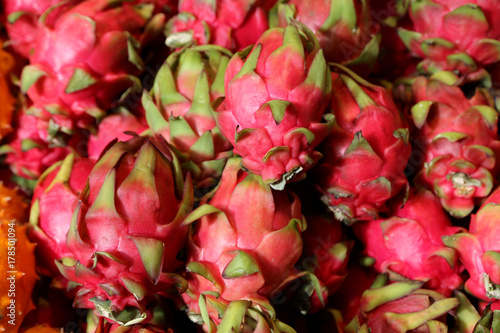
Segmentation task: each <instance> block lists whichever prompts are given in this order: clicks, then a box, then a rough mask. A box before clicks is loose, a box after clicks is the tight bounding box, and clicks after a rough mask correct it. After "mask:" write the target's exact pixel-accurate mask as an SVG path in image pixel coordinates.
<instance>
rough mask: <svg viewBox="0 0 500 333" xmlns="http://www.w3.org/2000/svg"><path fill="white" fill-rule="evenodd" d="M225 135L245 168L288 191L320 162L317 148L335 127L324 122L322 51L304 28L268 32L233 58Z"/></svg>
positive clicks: (326, 89)
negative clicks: (332, 127) (298, 179)
mask: <svg viewBox="0 0 500 333" xmlns="http://www.w3.org/2000/svg"><path fill="white" fill-rule="evenodd" d="M225 92H226V99H225V104H224V106H223V110H221V111H219V114H218V119H217V121H218V124H219V128H220V131H221V133H222V134H223V135H224V136H225V137H226V138H228V139H229V140H230V141H231V143H232V144H233V146H234V153H235V154H238V155H240V156H241V157H242V165H243V166H244V167H245V168H246V169H248V170H249V171H251V172H252V173H255V174H258V175H262V178H263V179H264V182H265V183H267V184H270V185H271V186H272V187H273V188H274V189H283V188H284V186H285V184H286V183H287V182H289V181H290V180H291V179H293V178H300V177H296V176H297V175H300V176H305V172H304V171H306V170H308V169H309V168H311V167H312V166H313V165H314V164H315V163H316V162H317V161H318V160H319V158H320V157H321V154H320V153H319V152H317V151H315V150H314V148H315V147H316V146H317V145H318V144H319V143H320V142H321V141H322V140H323V139H324V138H325V137H326V136H327V135H328V133H329V131H330V128H331V125H332V122H331V119H330V120H328V121H327V122H322V117H323V112H324V111H325V108H326V106H327V104H328V100H329V97H330V92H331V80H330V74H329V70H328V68H327V66H326V62H325V58H324V57H323V51H322V50H321V49H320V47H319V43H318V40H317V39H316V37H315V36H314V34H313V33H312V32H311V31H310V30H309V29H308V28H307V27H305V26H304V25H302V24H300V23H294V25H292V24H291V25H288V26H287V27H286V28H274V29H270V30H268V31H266V32H265V33H264V34H263V35H262V36H261V37H260V38H259V40H258V41H257V43H256V45H255V46H254V47H253V48H251V49H246V50H244V51H242V52H240V53H237V54H235V55H234V56H233V58H232V59H231V61H230V62H229V65H228V67H227V70H226V77H225Z"/></svg>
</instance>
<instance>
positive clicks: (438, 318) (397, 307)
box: [344, 281, 460, 333]
mask: <svg viewBox="0 0 500 333" xmlns="http://www.w3.org/2000/svg"><path fill="white" fill-rule="evenodd" d="M421 286H422V283H421V282H415V281H403V282H396V283H393V284H389V285H387V286H384V287H380V288H373V289H368V290H366V291H365V292H364V293H363V297H362V299H361V306H360V309H359V313H358V315H357V316H356V317H355V318H354V319H353V320H352V321H351V322H350V323H349V325H347V326H346V327H345V329H344V332H345V333H356V332H372V333H387V332H422V333H431V332H447V331H448V328H447V326H446V320H445V319H446V318H445V315H446V313H447V312H449V311H451V310H453V309H454V308H456V307H457V306H458V305H459V303H460V301H459V300H458V299H457V298H445V296H443V295H441V294H439V293H437V292H435V291H432V290H426V289H420V287H421Z"/></svg>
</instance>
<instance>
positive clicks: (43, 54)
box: [21, 0, 165, 129]
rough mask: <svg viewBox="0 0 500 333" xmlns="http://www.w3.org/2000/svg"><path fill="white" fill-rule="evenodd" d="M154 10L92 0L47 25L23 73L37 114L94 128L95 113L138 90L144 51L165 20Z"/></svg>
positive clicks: (24, 85) (23, 84) (23, 82)
mask: <svg viewBox="0 0 500 333" xmlns="http://www.w3.org/2000/svg"><path fill="white" fill-rule="evenodd" d="M153 10H154V5H153V4H137V3H134V2H132V3H129V2H124V1H104V0H86V1H82V2H81V3H79V4H78V5H76V6H73V7H71V8H68V9H67V10H66V11H64V13H63V14H61V15H60V16H58V17H57V19H56V20H54V22H53V23H52V24H48V23H45V24H44V25H43V26H42V27H41V28H40V31H39V33H38V37H37V42H36V45H35V47H34V50H33V53H32V54H31V55H30V65H28V66H26V67H25V68H24V69H23V72H22V75H21V89H22V91H23V92H26V93H27V95H28V96H29V98H30V99H31V100H32V101H33V106H32V107H31V108H32V112H33V113H34V114H37V115H39V116H45V117H50V118H51V119H53V120H54V121H55V122H56V123H59V124H61V126H63V124H62V122H65V123H64V125H65V126H69V129H73V127H75V126H76V127H89V126H91V125H92V124H93V118H92V117H101V116H102V115H103V114H104V113H105V112H106V111H107V110H108V109H109V108H110V107H112V106H114V105H115V101H116V100H118V99H119V98H123V94H124V93H126V92H127V91H130V90H131V89H134V87H135V88H138V86H140V83H139V80H138V79H137V77H136V75H138V74H140V73H141V72H142V71H143V69H144V63H143V61H142V59H141V58H140V55H139V53H140V49H141V47H142V46H143V44H145V43H147V41H148V40H150V39H151V38H152V36H153V35H154V34H155V33H159V32H160V31H159V30H160V27H161V25H162V23H163V21H164V20H165V16H164V15H163V14H158V15H156V16H153V17H151V16H152V13H153ZM143 31H144V32H143ZM75 35H78V36H79V37H78V38H74V36H75Z"/></svg>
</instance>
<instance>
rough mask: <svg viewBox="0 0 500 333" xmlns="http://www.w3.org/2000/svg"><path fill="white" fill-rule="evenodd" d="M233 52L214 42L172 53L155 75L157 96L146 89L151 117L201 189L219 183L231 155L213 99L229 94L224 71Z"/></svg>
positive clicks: (156, 131) (154, 129) (157, 131)
mask: <svg viewBox="0 0 500 333" xmlns="http://www.w3.org/2000/svg"><path fill="white" fill-rule="evenodd" d="M231 55H232V54H231V53H230V52H229V51H228V50H226V49H224V48H222V47H217V46H215V45H210V46H197V47H191V48H187V49H183V50H181V51H178V52H175V53H173V54H171V55H170V56H169V57H168V58H167V60H166V61H165V63H164V64H163V66H162V67H161V68H160V70H159V71H158V74H157V75H156V78H155V82H154V84H153V89H152V91H151V94H152V96H150V95H149V94H148V93H146V92H145V93H144V95H143V97H142V102H143V106H144V108H145V110H146V120H147V122H148V125H149V127H150V129H151V130H152V132H153V133H154V134H155V135H161V136H163V137H164V138H165V139H166V140H167V141H168V142H169V143H170V144H171V145H172V146H173V147H174V149H175V151H176V153H177V156H178V157H179V159H180V162H181V163H182V167H183V170H184V172H190V173H191V176H192V177H193V181H194V184H195V186H196V187H197V188H208V187H211V186H214V185H215V184H216V183H217V181H218V179H219V178H220V175H221V173H222V170H223V168H224V165H225V163H226V161H227V158H228V157H229V156H230V155H231V149H232V146H231V143H230V142H229V141H228V140H227V139H226V138H225V137H224V136H222V134H221V133H220V131H219V128H218V127H217V123H216V120H215V117H216V114H215V112H214V107H215V106H214V104H218V103H219V102H220V100H221V99H222V97H223V96H224V83H223V80H224V73H225V70H226V66H227V63H228V62H229V58H230V56H231Z"/></svg>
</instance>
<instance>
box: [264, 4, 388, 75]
mask: <svg viewBox="0 0 500 333" xmlns="http://www.w3.org/2000/svg"><path fill="white" fill-rule="evenodd" d="M370 11H371V10H370V6H369V4H368V2H367V1H363V2H359V1H345V0H341V1H332V0H307V1H302V0H280V1H278V3H277V4H276V5H275V7H274V8H273V9H272V10H271V14H270V17H271V19H270V22H269V23H270V26H271V27H275V26H279V27H286V26H287V24H288V23H289V22H290V20H292V19H296V20H298V21H300V22H302V23H304V24H305V25H307V26H308V27H309V28H310V29H311V30H312V31H313V32H314V34H315V35H316V37H318V41H319V45H320V46H321V48H322V49H323V52H324V54H325V58H326V60H327V61H328V62H336V63H341V64H344V65H345V66H347V67H350V68H353V69H354V70H355V71H356V72H358V73H360V72H362V73H368V72H369V71H370V70H371V69H372V68H373V66H374V65H375V60H377V56H378V52H379V43H380V36H379V35H378V31H379V29H380V27H379V23H377V21H375V20H374V19H373V18H372V17H371V15H370Z"/></svg>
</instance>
